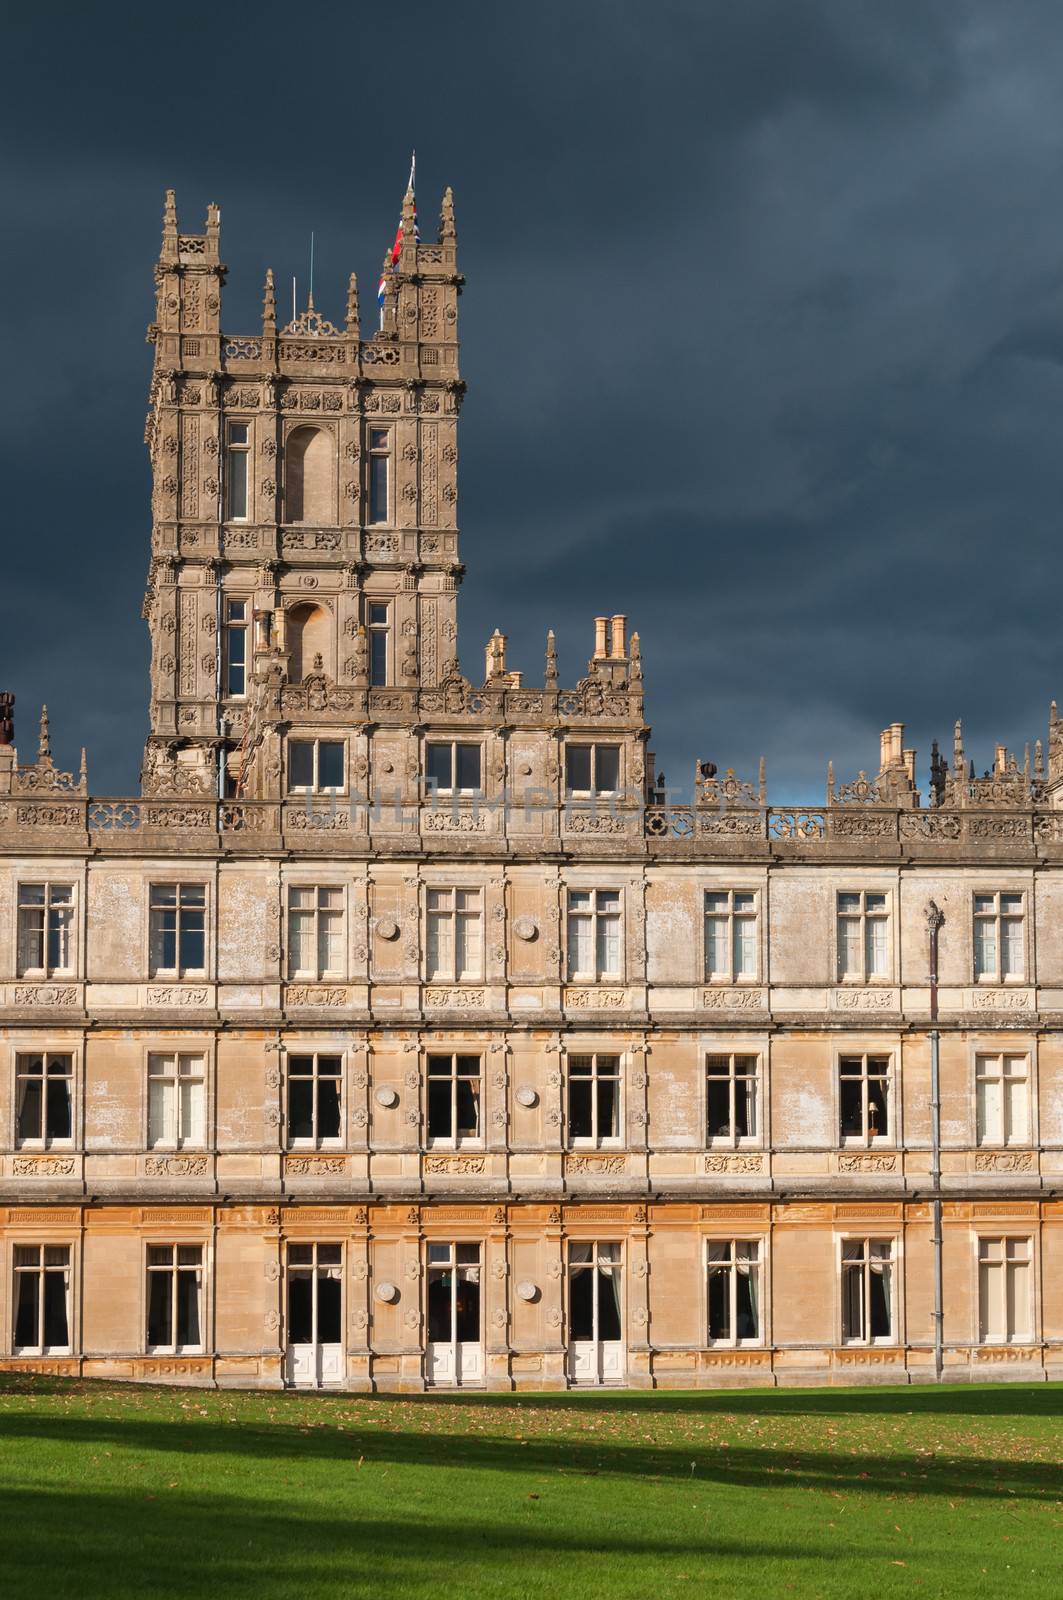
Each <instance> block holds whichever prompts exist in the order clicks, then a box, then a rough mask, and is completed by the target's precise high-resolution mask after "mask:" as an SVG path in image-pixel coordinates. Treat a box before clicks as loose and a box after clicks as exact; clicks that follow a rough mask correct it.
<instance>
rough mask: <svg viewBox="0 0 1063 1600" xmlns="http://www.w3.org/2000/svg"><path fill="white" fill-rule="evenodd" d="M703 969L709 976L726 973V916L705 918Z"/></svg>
mask: <svg viewBox="0 0 1063 1600" xmlns="http://www.w3.org/2000/svg"><path fill="white" fill-rule="evenodd" d="M712 898H713V899H715V898H716V896H713V897H712ZM705 969H706V972H707V973H708V975H709V976H710V977H713V976H718V975H721V974H722V975H724V976H726V974H727V918H726V917H706V918H705Z"/></svg>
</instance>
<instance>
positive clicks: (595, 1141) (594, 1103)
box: [568, 1055, 620, 1145]
mask: <svg viewBox="0 0 1063 1600" xmlns="http://www.w3.org/2000/svg"><path fill="white" fill-rule="evenodd" d="M568 1137H569V1143H570V1144H573V1145H599V1144H612V1143H615V1142H617V1141H618V1140H619V1138H620V1057H619V1056H606V1055H590V1056H582V1055H581V1056H576V1055H573V1056H569V1058H568Z"/></svg>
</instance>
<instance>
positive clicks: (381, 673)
mask: <svg viewBox="0 0 1063 1600" xmlns="http://www.w3.org/2000/svg"><path fill="white" fill-rule="evenodd" d="M367 631H368V634H369V684H370V687H371V688H374V689H381V688H383V687H384V685H385V684H386V683H387V681H388V671H389V667H390V656H391V622H390V615H389V607H388V606H386V605H384V604H381V603H379V602H377V601H374V602H373V603H372V604H371V605H370V606H369V622H368V628H367Z"/></svg>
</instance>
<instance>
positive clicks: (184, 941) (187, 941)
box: [181, 910, 206, 972]
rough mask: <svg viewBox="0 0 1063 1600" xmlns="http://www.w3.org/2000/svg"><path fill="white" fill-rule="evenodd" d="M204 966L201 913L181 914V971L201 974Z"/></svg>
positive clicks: (185, 912) (183, 912) (186, 912)
mask: <svg viewBox="0 0 1063 1600" xmlns="http://www.w3.org/2000/svg"><path fill="white" fill-rule="evenodd" d="M205 965H206V956H205V953H204V935H203V913H202V911H186V910H182V912H181V969H182V971H189V970H191V971H194V972H201V971H202V970H203V968H204V966H205Z"/></svg>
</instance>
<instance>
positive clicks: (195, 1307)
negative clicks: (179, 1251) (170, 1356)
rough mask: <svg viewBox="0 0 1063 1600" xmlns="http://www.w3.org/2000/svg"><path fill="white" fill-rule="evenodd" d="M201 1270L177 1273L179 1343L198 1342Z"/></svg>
mask: <svg viewBox="0 0 1063 1600" xmlns="http://www.w3.org/2000/svg"><path fill="white" fill-rule="evenodd" d="M198 1279H199V1272H198V1270H193V1271H187V1270H186V1271H182V1272H178V1274H177V1343H178V1344H198V1343H199V1339H200V1334H199V1282H198Z"/></svg>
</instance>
